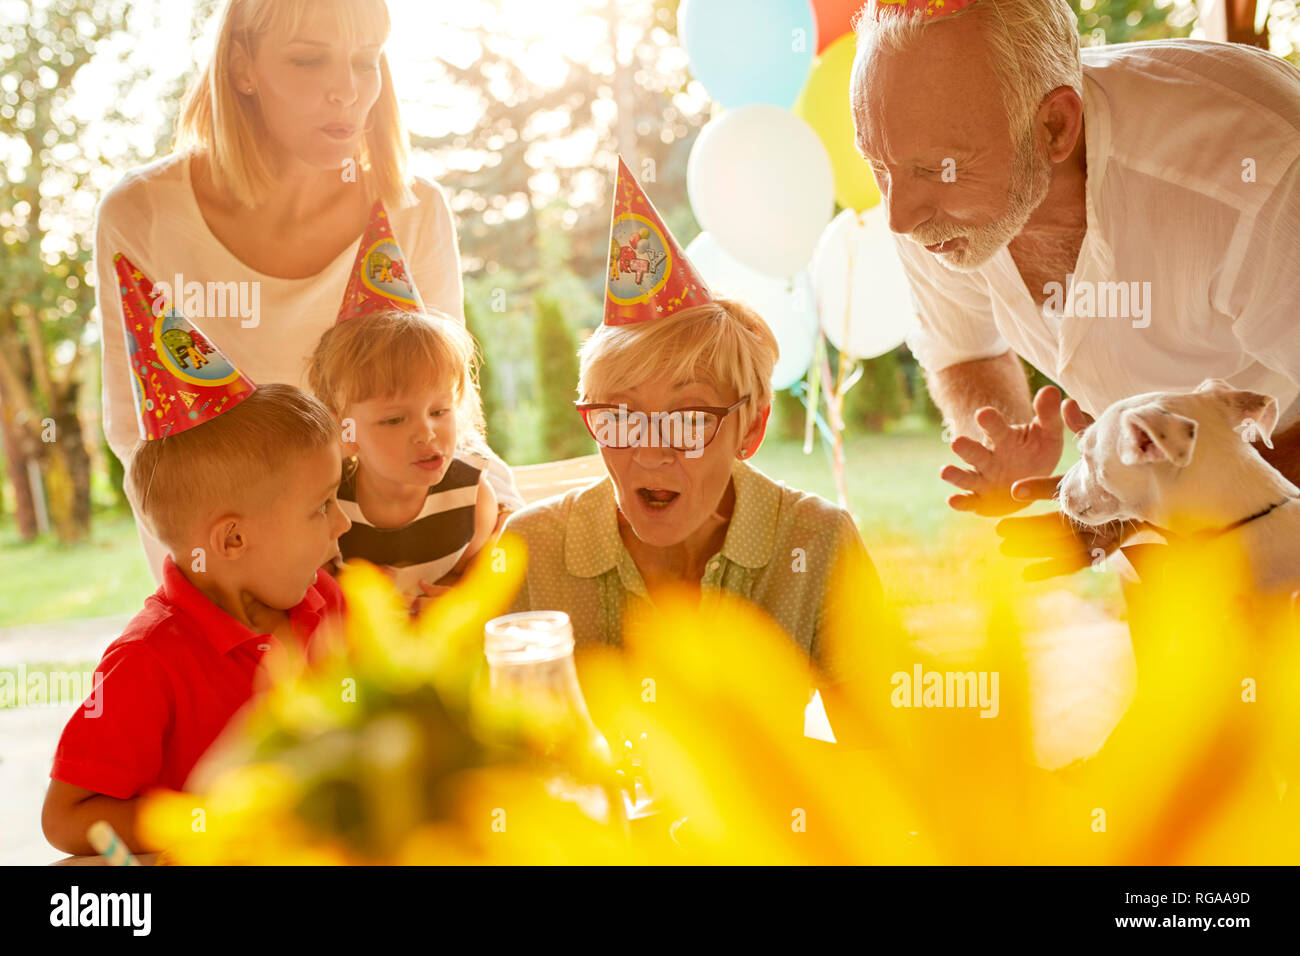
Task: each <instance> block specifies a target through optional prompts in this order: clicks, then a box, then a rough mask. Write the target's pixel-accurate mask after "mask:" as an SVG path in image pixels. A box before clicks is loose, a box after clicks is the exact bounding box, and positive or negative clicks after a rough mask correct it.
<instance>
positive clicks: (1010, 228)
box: [911, 129, 1052, 272]
mask: <svg viewBox="0 0 1300 956" xmlns="http://www.w3.org/2000/svg"><path fill="white" fill-rule="evenodd" d="M1051 184H1052V163H1051V160H1049V159H1048V158H1047V157H1046V156H1044V155H1042V153H1041V152H1039V149H1038V144H1037V143H1035V142H1034V135H1033V130H1032V129H1026V130H1025V132H1024V134H1023V135H1022V136H1021V137H1020V139H1019V141H1018V142H1017V143H1016V155H1015V159H1014V161H1013V162H1012V166H1011V182H1010V184H1009V185H1008V186H1007V211H1006V212H1005V213H1004V214H1003V215H1002V216H1001V217H1000V218H998V219H995V220H993V221H992V222H990V223H986V224H985V225H983V226H975V227H973V228H972V227H965V228H963V230H962V231H961V232H952V231H951V230H949V231H948V232H949V234H948V235H945V236H935V237H931V235H929V234H926V233H925V232H923V231H922V230H917V231H916V232H913V233H911V238H912V239H913V240H914V241H917V242H921V244H922V245H927V246H928V245H934V244H935V243H938V242H943V241H945V240H947V239H952V238H955V237H956V236H963V237H964V238H965V239H966V242H965V243H964V244H963V245H961V246H959V247H958V248H956V249H954V250H953V251H951V252H942V253H938V254H936V255H935V258H936V259H938V260H939V262H940V263H941V264H942V265H943V266H944V267H945V268H947V269H951V270H952V271H953V272H974V271H975V270H977V269H979V268H980V267H981V266H983V265H984V263H986V262H988V261H989V260H990V259H992V258H993V257H994V256H995V255H997V253H998V250H1000V249H1001V248H1002V247H1003V246H1005V245H1006V244H1007V243H1008V242H1010V241H1011V240H1012V239H1014V238H1015V237H1016V236H1017V235H1019V233H1020V230H1021V229H1023V228H1024V227H1025V223H1027V222H1028V221H1029V217H1030V216H1032V215H1033V214H1034V210H1035V209H1037V208H1038V207H1039V205H1041V204H1042V202H1043V200H1044V199H1045V198H1046V197H1047V190H1048V187H1050V186H1051Z"/></svg>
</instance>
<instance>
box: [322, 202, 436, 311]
mask: <svg viewBox="0 0 1300 956" xmlns="http://www.w3.org/2000/svg"><path fill="white" fill-rule="evenodd" d="M390 309H396V310H399V311H402V312H423V311H424V302H423V301H422V300H421V299H420V291H419V290H418V289H417V288H416V287H415V279H414V278H413V277H412V276H411V270H410V269H409V268H407V262H406V257H405V256H404V255H402V247H401V246H399V245H398V244H397V237H396V236H394V235H393V226H392V223H391V221H390V220H389V218H388V210H387V209H385V208H384V203H383V201H382V200H376V201H375V204H374V206H372V207H371V209H370V221H369V222H368V223H367V224H366V231H365V233H363V234H362V236H361V245H360V246H359V247H358V248H357V258H356V260H355V261H354V262H353V263H352V274H351V276H349V277H348V287H347V289H346V290H345V291H344V293H343V304H342V305H340V306H339V314H338V318H337V319H336V320H335V321H336V322H343V321H346V320H347V319H351V318H354V317H356V316H358V315H368V314H371V313H375V312H386V311H388V310H390Z"/></svg>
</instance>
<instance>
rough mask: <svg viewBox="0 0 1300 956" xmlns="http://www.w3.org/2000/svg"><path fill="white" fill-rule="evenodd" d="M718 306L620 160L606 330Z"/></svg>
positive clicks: (612, 222) (611, 230) (612, 218)
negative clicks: (697, 307) (694, 308)
mask: <svg viewBox="0 0 1300 956" xmlns="http://www.w3.org/2000/svg"><path fill="white" fill-rule="evenodd" d="M712 301H713V295H712V293H710V292H709V287H708V286H707V285H706V284H705V282H704V279H702V278H701V277H700V274H699V273H698V272H696V271H695V267H694V266H693V265H691V263H690V260H689V259H687V258H686V253H684V252H682V249H681V246H679V245H678V244H677V240H676V239H674V238H673V234H672V233H671V232H669V231H668V227H667V226H666V225H665V224H664V221H663V219H662V218H660V216H659V213H658V212H656V211H655V207H654V204H653V203H651V202H650V199H649V197H648V196H646V194H645V192H644V191H643V190H642V189H641V185H640V183H638V182H637V181H636V178H635V177H634V176H633V175H632V173H631V172H630V171H629V170H628V168H627V164H626V163H624V162H623V157H622V156H620V157H619V158H618V178H617V180H616V181H615V183H614V208H613V212H612V213H611V215H610V224H609V273H608V275H607V276H606V282H605V324H606V325H633V324H635V323H637V322H649V321H651V320H652V319H662V318H664V317H665V316H669V315H672V314H673V313H674V312H678V311H680V310H682V309H685V308H689V307H690V306H693V305H703V304H704V303H705V302H712Z"/></svg>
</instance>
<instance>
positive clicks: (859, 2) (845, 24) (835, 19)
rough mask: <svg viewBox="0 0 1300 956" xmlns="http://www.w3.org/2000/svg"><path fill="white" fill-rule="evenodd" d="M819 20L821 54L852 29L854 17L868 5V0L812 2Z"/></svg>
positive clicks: (818, 45) (814, 0) (818, 35)
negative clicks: (850, 23)
mask: <svg viewBox="0 0 1300 956" xmlns="http://www.w3.org/2000/svg"><path fill="white" fill-rule="evenodd" d="M812 5H813V16H814V18H816V20H817V52H818V53H821V51H822V50H824V49H826V48H827V47H828V46H830V45H831V44H832V43H834V42H835V41H836V40H838V39H839V38H840V37H842V36H844V34H846V33H848V32H849V30H850V29H852V27H850V25H849V21H850V20H852V19H853V15H854V14H855V13H857V12H858V11H859V10H861V9H862V8H863V7H865V6H866V5H867V0H812Z"/></svg>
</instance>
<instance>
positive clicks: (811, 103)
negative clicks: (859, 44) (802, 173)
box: [794, 33, 880, 212]
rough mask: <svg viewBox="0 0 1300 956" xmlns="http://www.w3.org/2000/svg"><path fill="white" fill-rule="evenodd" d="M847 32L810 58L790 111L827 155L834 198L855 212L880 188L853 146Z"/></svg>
mask: <svg viewBox="0 0 1300 956" xmlns="http://www.w3.org/2000/svg"><path fill="white" fill-rule="evenodd" d="M856 41H857V38H856V37H855V36H854V35H853V34H852V33H848V34H845V35H844V36H842V37H840V38H839V39H838V40H836V41H835V42H834V43H832V44H831V45H830V46H828V47H827V48H826V49H825V50H823V51H822V55H821V56H819V57H818V58H817V59H816V60H815V61H814V62H813V68H812V72H811V73H809V74H808V82H807V83H805V84H804V88H803V92H801V93H800V94H799V99H798V100H796V101H795V104H794V113H795V115H796V116H798V117H799V118H800V119H802V120H803V121H804V122H805V123H807V124H808V125H809V126H811V127H812V128H813V130H814V131H815V132H816V133H817V135H818V136H819V137H821V141H822V144H823V145H824V146H825V147H826V152H827V153H829V154H830V157H831V171H832V172H833V173H834V176H835V201H836V202H837V203H839V204H840V205H841V206H843V207H844V208H845V209H853V210H856V211H857V212H862V211H864V210H867V209H870V208H871V207H872V206H874V205H876V204H877V203H879V202H880V190H879V189H878V188H877V187H876V178H875V177H874V176H873V175H872V174H871V167H870V166H868V165H867V164H866V162H865V161H863V159H862V157H861V156H860V155H858V150H857V147H856V146H854V134H853V114H852V112H851V111H850V108H849V79H850V77H851V75H852V73H853V53H854V44H855V43H856Z"/></svg>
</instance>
